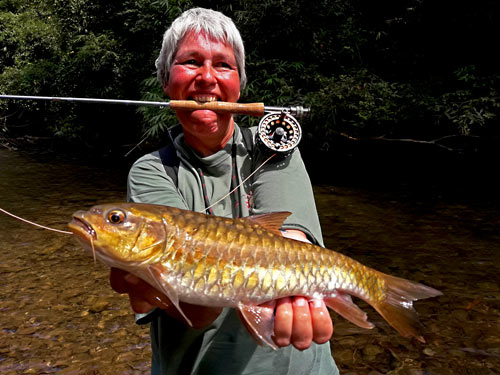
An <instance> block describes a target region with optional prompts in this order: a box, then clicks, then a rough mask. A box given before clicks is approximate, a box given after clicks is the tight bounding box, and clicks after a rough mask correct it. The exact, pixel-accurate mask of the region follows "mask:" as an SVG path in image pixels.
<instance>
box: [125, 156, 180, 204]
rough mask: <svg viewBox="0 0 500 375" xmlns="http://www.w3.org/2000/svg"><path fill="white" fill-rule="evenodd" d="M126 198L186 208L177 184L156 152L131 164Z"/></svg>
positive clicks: (137, 201) (131, 200)
mask: <svg viewBox="0 0 500 375" xmlns="http://www.w3.org/2000/svg"><path fill="white" fill-rule="evenodd" d="M127 200H128V201H129V202H135V203H150V204H161V205H164V206H170V207H177V208H182V209H187V208H188V207H187V205H186V202H185V200H184V199H183V197H182V196H181V194H180V193H179V191H178V189H177V186H175V184H174V182H173V181H172V179H171V178H170V177H169V176H168V175H167V172H165V169H164V168H163V164H162V163H161V159H160V157H159V154H158V152H154V153H152V154H149V155H145V156H143V157H142V158H140V159H139V160H137V161H136V162H135V163H134V165H132V168H131V169H130V172H129V175H128V180H127Z"/></svg>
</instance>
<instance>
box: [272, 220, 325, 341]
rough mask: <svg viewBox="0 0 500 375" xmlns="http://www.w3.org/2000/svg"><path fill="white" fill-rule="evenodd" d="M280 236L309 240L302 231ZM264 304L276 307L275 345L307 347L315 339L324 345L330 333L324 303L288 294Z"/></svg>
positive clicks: (284, 232) (291, 231)
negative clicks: (288, 295) (285, 296)
mask: <svg viewBox="0 0 500 375" xmlns="http://www.w3.org/2000/svg"><path fill="white" fill-rule="evenodd" d="M282 235H283V237H287V238H291V239H294V240H297V241H303V242H309V240H308V239H307V236H306V235H305V234H304V232H301V231H299V230H295V229H288V230H285V231H282ZM266 306H269V307H272V308H274V309H275V317H274V338H273V339H274V342H275V343H276V345H278V346H288V345H290V344H291V345H293V346H294V347H296V348H297V349H299V350H305V349H307V348H309V347H310V346H311V344H312V342H313V341H314V342H315V343H316V344H323V343H325V342H327V341H328V340H330V337H332V334H333V323H332V319H331V317H330V313H329V312H328V309H327V307H326V305H325V302H324V301H323V300H320V299H315V300H310V301H308V300H307V299H306V298H304V297H287V298H281V299H279V300H276V301H271V302H269V303H268V304H266Z"/></svg>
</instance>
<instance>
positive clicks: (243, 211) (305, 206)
mask: <svg viewBox="0 0 500 375" xmlns="http://www.w3.org/2000/svg"><path fill="white" fill-rule="evenodd" d="M252 132H253V134H255V129H252ZM174 144H175V148H176V151H177V157H178V158H179V160H180V165H179V171H178V175H177V176H178V177H177V179H178V180H177V186H176V184H175V183H174V182H173V181H172V179H171V178H170V177H169V176H168V175H167V173H166V171H165V169H164V167H163V165H162V163H161V159H160V156H159V153H158V152H153V153H151V154H148V155H145V156H144V157H142V158H140V159H139V160H138V161H137V162H136V163H135V164H134V165H133V166H132V168H131V170H130V174H129V179H128V199H129V200H131V201H133V202H142V203H154V204H163V205H167V206H174V207H179V208H184V209H190V210H193V211H198V212H205V208H206V207H205V206H206V200H207V201H208V202H209V204H213V203H214V202H218V201H219V200H220V199H221V198H223V197H224V196H226V195H227V193H228V192H229V191H230V190H231V179H233V178H234V179H236V185H238V184H239V183H240V182H241V181H243V180H245V179H246V178H247V177H248V176H249V175H250V174H251V173H252V172H253V171H254V170H255V169H256V168H257V166H259V165H260V164H261V163H262V161H263V160H265V159H266V155H262V154H261V153H260V152H259V150H258V148H257V146H255V147H252V149H253V150H249V149H248V148H247V146H245V144H244V142H243V137H242V135H241V131H240V129H239V128H238V126H236V127H235V132H234V135H233V138H232V139H231V140H230V142H228V144H227V145H226V146H225V147H224V149H222V150H220V151H219V152H217V153H215V154H213V155H210V156H208V157H200V156H198V155H197V154H196V153H195V152H194V151H193V150H192V149H190V148H189V147H188V146H187V145H186V144H185V143H184V138H183V135H182V134H181V135H180V136H178V137H177V138H176V139H175V141H174ZM274 159H276V158H274ZM274 159H271V161H270V162H268V163H267V164H266V165H264V167H262V168H261V169H259V171H258V172H257V173H255V174H254V175H253V176H251V177H250V178H249V179H248V180H247V181H246V182H245V183H244V184H243V185H242V186H241V187H240V188H239V189H238V190H237V191H236V192H234V193H233V194H231V195H229V196H227V197H225V198H223V199H222V200H220V201H219V203H217V204H215V205H214V206H213V207H212V210H213V213H214V214H215V215H217V216H225V217H244V216H249V215H255V214H261V213H267V212H275V211H290V212H291V213H292V214H291V215H290V216H289V217H288V218H287V219H286V221H285V223H284V225H283V228H285V229H299V230H301V231H303V232H304V233H306V234H307V236H308V237H309V239H310V240H311V241H312V242H314V243H317V244H320V245H322V235H321V229H320V225H319V219H318V215H317V212H316V206H315V203H314V196H313V193H312V187H311V183H310V180H309V177H308V175H307V172H306V170H305V167H304V164H303V162H302V159H301V157H300V153H299V152H298V150H296V151H295V152H293V153H292V155H290V156H289V157H287V158H285V159H282V160H276V161H275V160H274ZM233 162H234V163H235V165H236V168H233ZM234 170H236V173H234V172H233V171H234ZM203 185H204V186H205V192H206V197H207V199H206V200H205V199H204V193H203V188H202V186H203ZM138 322H140V323H143V322H151V343H152V350H153V360H152V373H153V374H172V375H174V374H175V375H181V374H193V375H194V374H200V375H205V374H214V375H222V374H228V375H238V374H242V375H243V374H245V375H246V374H256V375H257V374H259V375H261V374H270V375H271V374H272V375H281V374H283V375H284V374H288V375H291V374H315V375H316V374H319V375H323V374H325V375H326V374H338V370H337V368H336V366H335V363H334V361H333V358H332V356H331V353H330V345H329V343H326V344H323V345H317V344H314V343H313V344H312V346H311V347H310V348H309V349H308V350H305V351H299V350H297V349H295V348H294V347H293V346H288V347H286V348H281V349H279V350H276V351H274V350H272V349H271V348H268V347H261V346H258V345H257V344H256V342H255V341H254V340H253V338H252V337H251V336H250V335H249V334H248V332H246V330H245V328H244V327H243V325H242V324H241V322H240V321H239V319H238V316H237V314H236V312H235V311H234V309H224V311H223V312H222V314H221V315H220V316H219V317H218V318H217V319H216V320H215V321H214V322H213V323H212V324H211V325H210V326H208V327H206V328H204V329H200V330H195V329H192V328H190V327H187V326H186V325H184V324H183V323H180V322H178V321H177V320H175V319H172V318H170V317H169V316H168V315H167V314H165V313H164V312H163V311H162V310H160V309H156V310H154V311H153V312H151V313H149V314H146V315H145V316H139V319H138Z"/></svg>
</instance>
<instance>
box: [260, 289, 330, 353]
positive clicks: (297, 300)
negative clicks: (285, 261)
mask: <svg viewBox="0 0 500 375" xmlns="http://www.w3.org/2000/svg"><path fill="white" fill-rule="evenodd" d="M273 304H274V308H275V317H274V337H273V340H274V342H275V343H276V345H278V346H281V347H283V346H288V345H290V344H291V345H293V346H294V347H295V348H297V349H299V350H305V349H307V348H309V347H310V346H311V344H312V342H313V341H314V342H315V343H317V344H323V343H325V342H327V341H328V340H330V337H332V334H333V323H332V319H331V318H330V314H329V312H328V309H327V307H326V305H325V303H324V302H323V300H320V299H315V300H311V301H307V299H306V298H304V297H287V298H281V299H279V300H276V301H272V302H271V303H270V304H269V305H268V306H269V307H273Z"/></svg>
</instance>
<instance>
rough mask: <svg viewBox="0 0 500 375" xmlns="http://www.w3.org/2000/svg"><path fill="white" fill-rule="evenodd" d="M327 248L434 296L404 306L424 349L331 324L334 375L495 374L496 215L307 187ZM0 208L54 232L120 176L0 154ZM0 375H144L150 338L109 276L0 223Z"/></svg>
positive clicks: (421, 199)
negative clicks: (412, 310) (415, 315)
mask: <svg viewBox="0 0 500 375" xmlns="http://www.w3.org/2000/svg"><path fill="white" fill-rule="evenodd" d="M315 192H316V197H317V205H318V210H319V212H320V216H321V222H322V226H323V233H324V237H325V243H326V245H327V247H329V248H332V249H335V250H338V251H341V252H343V253H345V254H347V255H349V256H352V257H353V258H355V259H357V260H359V261H361V262H363V263H364V264H366V265H369V266H371V267H374V268H376V269H379V270H381V271H384V272H388V273H391V274H393V275H396V276H401V277H405V278H408V279H411V280H414V281H419V282H422V283H424V284H427V285H430V286H432V287H435V288H437V289H439V290H441V291H442V292H443V293H444V295H443V296H441V297H439V298H432V299H429V300H425V301H417V302H416V303H415V304H414V305H415V307H416V309H417V311H418V312H419V314H420V317H421V320H422V323H423V328H422V334H423V336H424V337H425V339H426V341H427V344H421V343H419V342H416V341H414V340H408V339H405V338H402V337H400V336H399V335H398V334H397V333H396V332H395V331H394V330H393V329H392V328H390V327H389V326H388V325H387V324H386V323H385V322H384V321H383V319H382V318H381V317H380V316H379V315H378V314H376V313H375V312H374V311H373V310H372V309H371V308H369V307H367V306H366V305H365V304H363V303H360V305H361V306H362V308H363V309H364V310H365V311H366V312H367V313H368V315H369V318H370V320H371V321H372V322H373V323H375V325H376V328H374V329H373V330H365V329H361V328H358V327H356V326H354V325H352V324H350V323H348V322H346V321H345V320H344V319H342V318H339V317H337V316H335V317H334V320H335V330H334V338H333V340H332V353H333V355H334V357H335V359H336V361H337V363H338V365H339V367H340V369H341V373H342V374H343V375H355V374H359V375H361V374H370V375H377V374H387V373H388V374H403V375H405V374H408V375H424V374H440V375H441V374H445V375H446V374H493V373H496V371H498V369H499V368H500V288H499V287H500V285H499V278H498V274H499V273H500V248H499V247H500V245H499V244H500V230H499V229H500V215H499V214H500V209H499V206H498V205H497V204H494V203H492V202H481V201H473V200H470V199H469V200H467V199H463V200H458V199H448V200H447V199H444V198H443V197H440V196H438V195H436V194H434V193H433V194H423V193H422V192H411V191H408V190H401V191H392V192H384V191H380V190H379V191H376V190H371V191H370V190H363V189H354V188H346V187H332V186H321V187H316V188H315ZM0 197H1V199H0V207H2V208H4V209H6V210H8V211H11V212H12V213H14V214H16V215H19V216H22V217H24V218H26V219H29V220H33V221H35V222H38V223H40V224H43V225H47V226H50V227H54V228H58V229H62V230H66V229H67V228H66V223H67V222H68V221H69V219H70V216H71V214H72V213H73V212H74V211H77V210H80V209H85V208H88V207H90V206H92V205H94V204H98V203H109V202H112V201H123V200H124V197H125V173H122V172H116V171H112V170H104V169H97V168H90V167H86V166H82V165H76V164H73V163H69V162H66V161H61V160H59V161H50V162H47V161H37V160H34V159H33V158H30V157H27V156H22V155H20V154H18V153H15V152H12V151H7V150H0ZM0 228H2V230H1V231H0V246H1V252H0V274H1V277H2V287H1V288H0V321H1V329H0V373H1V374H21V373H28V374H29V373H32V374H38V373H44V374H51V373H57V374H82V373H84V374H89V373H98V374H146V373H148V372H149V366H150V356H151V351H150V345H149V330H148V327H139V326H137V325H135V324H134V320H133V315H132V313H131V310H130V307H129V304H128V299H127V298H126V297H124V296H120V295H118V294H116V293H114V292H113V291H112V290H111V289H110V287H109V282H108V270H107V269H106V268H105V267H104V266H102V265H101V264H99V263H98V264H97V265H94V263H93V261H92V255H91V254H89V253H87V252H85V251H83V250H82V249H81V247H80V246H79V245H77V244H76V242H75V241H74V240H73V239H72V238H71V236H70V235H64V234H58V233H52V232H48V231H45V230H42V229H37V228H35V227H31V226H29V225H27V224H25V223H21V222H18V221H16V220H14V219H12V218H10V217H7V216H5V215H0Z"/></svg>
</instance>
